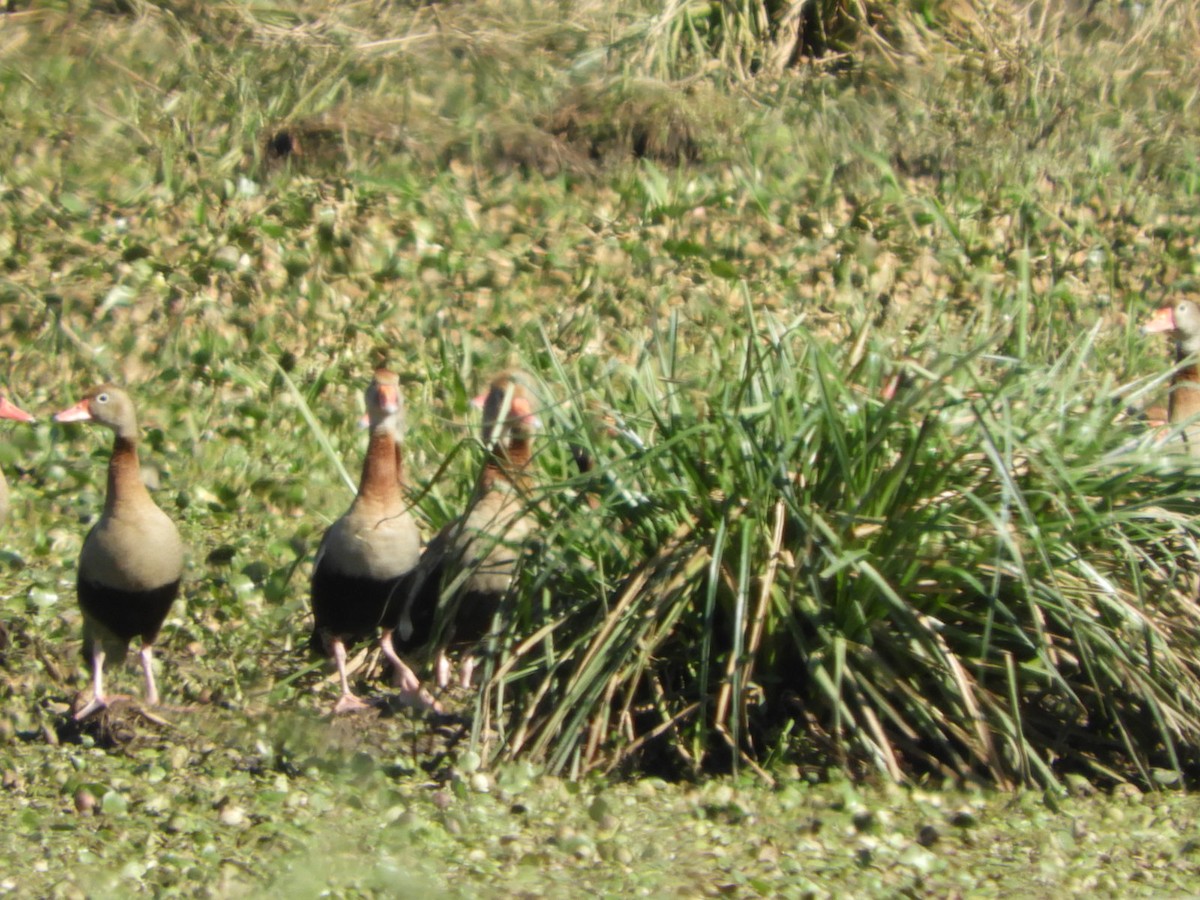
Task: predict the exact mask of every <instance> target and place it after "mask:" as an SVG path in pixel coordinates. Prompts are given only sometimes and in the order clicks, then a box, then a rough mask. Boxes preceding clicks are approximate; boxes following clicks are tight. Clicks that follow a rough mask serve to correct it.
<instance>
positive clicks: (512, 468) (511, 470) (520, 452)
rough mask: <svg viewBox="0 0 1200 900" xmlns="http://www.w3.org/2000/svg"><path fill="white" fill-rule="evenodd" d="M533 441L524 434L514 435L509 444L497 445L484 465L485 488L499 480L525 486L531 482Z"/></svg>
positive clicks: (516, 485)
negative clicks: (529, 470)
mask: <svg viewBox="0 0 1200 900" xmlns="http://www.w3.org/2000/svg"><path fill="white" fill-rule="evenodd" d="M531 456H532V442H531V441H530V439H529V438H528V437H526V436H524V435H521V436H514V437H513V438H512V439H510V440H509V442H508V444H507V446H505V445H497V446H495V447H493V448H492V450H491V453H490V454H489V455H488V461H487V463H486V465H484V467H483V478H482V481H483V488H484V489H485V490H486V489H488V488H490V487H491V486H492V485H493V484H495V483H496V482H497V481H507V482H508V483H509V484H511V485H513V486H514V487H525V486H526V485H527V484H528V483H529V475H528V474H527V473H526V469H528V468H529V459H530V457H531Z"/></svg>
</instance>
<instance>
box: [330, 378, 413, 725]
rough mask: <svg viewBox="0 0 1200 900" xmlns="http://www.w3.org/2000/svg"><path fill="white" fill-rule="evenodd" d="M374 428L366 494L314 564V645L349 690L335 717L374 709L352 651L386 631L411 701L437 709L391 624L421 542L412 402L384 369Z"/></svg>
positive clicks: (372, 406)
mask: <svg viewBox="0 0 1200 900" xmlns="http://www.w3.org/2000/svg"><path fill="white" fill-rule="evenodd" d="M366 398H367V421H368V425H369V427H370V429H371V438H370V443H369V444H368V445H367V457H366V459H365V460H364V462H363V470H362V480H361V481H360V482H359V487H358V495H357V496H356V497H355V498H354V502H353V503H352V504H351V505H350V509H349V510H348V511H347V512H346V514H345V515H343V516H342V517H341V518H340V519H338V520H337V521H336V522H334V523H333V524H332V525H330V526H329V530H328V531H326V532H325V536H324V537H323V538H322V539H321V546H320V548H319V549H318V550H317V558H316V560H315V561H314V563H313V576H312V608H313V633H312V638H311V640H310V645H311V646H312V648H313V649H314V650H317V651H318V652H321V651H323V652H325V653H328V654H330V655H331V656H333V659H334V662H335V663H336V664H337V668H338V676H339V677H340V679H341V684H342V696H341V699H339V700H338V702H337V705H336V706H335V707H334V712H335V713H341V712H347V711H349V710H353V709H363V708H365V707H366V706H367V705H368V704H367V703H366V702H365V701H363V700H362V699H361V698H359V697H358V696H356V695H355V693H354V692H353V691H352V690H350V682H349V680H348V679H347V676H346V645H347V644H349V643H353V642H355V641H359V640H362V639H363V638H365V637H368V636H369V635H373V634H374V633H375V629H376V628H379V627H380V626H383V632H382V635H381V637H380V641H379V644H380V648H381V649H382V650H383V653H384V655H385V656H386V657H387V658H388V659H389V660H390V661H391V664H392V667H393V677H394V680H395V683H396V684H397V686H399V688H400V689H401V696H402V698H403V699H405V700H407V701H409V702H414V703H417V704H419V705H423V706H428V707H431V708H436V704H435V702H434V701H433V699H432V698H431V697H430V696H429V695H428V694H427V693H426V692H424V691H423V690H422V689H421V683H420V681H418V679H417V676H416V675H415V674H414V673H413V671H412V669H410V668H409V667H408V666H407V665H406V664H405V663H404V661H403V660H401V659H400V657H399V655H397V653H396V649H395V646H394V645H393V643H392V628H391V624H390V623H392V622H393V621H394V620H395V619H396V618H397V617H398V615H399V612H398V611H399V607H400V605H401V603H402V602H403V600H404V597H405V595H406V594H407V591H408V588H407V585H406V579H407V578H409V576H411V575H412V573H413V571H414V570H415V568H416V566H417V563H418V561H419V560H420V558H421V535H420V532H418V531H417V523H416V522H415V521H414V520H413V517H412V515H411V514H410V513H409V510H408V504H407V502H406V501H405V498H404V467H403V460H402V450H401V442H402V440H403V437H404V403H403V401H402V400H401V397H400V384H399V380H398V379H397V378H396V376H395V375H394V374H393V373H391V372H388V371H386V370H384V369H380V370H379V371H377V372H376V373H375V378H374V380H372V382H371V384H370V386H369V387H368V388H367V394H366Z"/></svg>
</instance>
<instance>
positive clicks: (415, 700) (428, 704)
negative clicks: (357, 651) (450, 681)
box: [379, 628, 444, 713]
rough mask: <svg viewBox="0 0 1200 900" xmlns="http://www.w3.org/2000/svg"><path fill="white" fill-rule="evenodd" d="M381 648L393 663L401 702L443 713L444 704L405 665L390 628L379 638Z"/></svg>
mask: <svg viewBox="0 0 1200 900" xmlns="http://www.w3.org/2000/svg"><path fill="white" fill-rule="evenodd" d="M379 646H380V649H382V650H383V655H384V656H386V657H387V658H388V659H389V660H391V662H392V685H393V686H395V687H398V688H400V700H401V701H402V702H404V703H407V704H409V705H410V706H423V707H424V708H425V709H431V710H433V711H434V712H436V713H440V712H443V711H444V710H443V709H442V704H440V703H438V702H437V700H435V699H434V697H433V695H432V694H430V693H429V691H427V690H425V688H423V687H421V681H420V679H419V678H417V674H416V673H415V672H414V671H413V670H412V669H410V668H409V667H408V666H407V665H406V664H405V662H404V660H402V659H401V658H400V655H399V654H398V653H397V652H396V647H395V645H393V644H392V630H391V629H390V628H385V629H384V630H383V634H382V635H380V637H379Z"/></svg>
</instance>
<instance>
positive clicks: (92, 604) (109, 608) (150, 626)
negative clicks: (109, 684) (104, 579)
mask: <svg viewBox="0 0 1200 900" xmlns="http://www.w3.org/2000/svg"><path fill="white" fill-rule="evenodd" d="M76 589H77V590H78V592H79V608H80V609H82V610H83V613H84V615H86V616H87V617H88V618H90V619H91V620H92V621H94V622H96V623H98V624H99V625H101V626H102V627H103V628H104V629H105V630H106V631H109V632H111V633H112V634H113V636H114V637H116V638H119V639H120V640H122V641H124V642H125V643H126V644H128V643H129V642H130V641H132V640H133V639H134V638H135V637H139V636H140V637H141V639H142V641H143V642H144V643H147V644H152V643H154V639H155V638H157V637H158V632H159V629H161V628H162V624H163V621H164V620H165V619H166V618H167V613H168V612H170V610H171V604H172V603H174V602H175V598H176V596H178V594H179V580H178V579H176V580H175V581H172V582H171V583H170V584H164V585H163V586H162V587H159V588H154V589H153V590H149V591H127V590H122V589H119V588H112V587H108V586H107V585H103V584H98V583H96V582H94V581H85V580H84V579H83V578H80V579H79V580H78V581H77V582H76ZM84 650H85V652H86V650H87V648H84Z"/></svg>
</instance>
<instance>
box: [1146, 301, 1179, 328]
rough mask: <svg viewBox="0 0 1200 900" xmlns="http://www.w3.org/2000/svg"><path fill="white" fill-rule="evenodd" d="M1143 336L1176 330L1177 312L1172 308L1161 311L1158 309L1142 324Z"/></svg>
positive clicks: (1163, 308) (1167, 307) (1164, 308)
mask: <svg viewBox="0 0 1200 900" xmlns="http://www.w3.org/2000/svg"><path fill="white" fill-rule="evenodd" d="M1141 330H1142V334H1162V333H1164V332H1169V331H1174V330H1175V310H1174V309H1172V308H1171V307H1170V306H1164V307H1162V308H1161V309H1156V310H1155V311H1154V313H1153V314H1152V315H1151V316H1150V318H1149V319H1147V320H1146V321H1145V322H1143V323H1142V329H1141Z"/></svg>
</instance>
